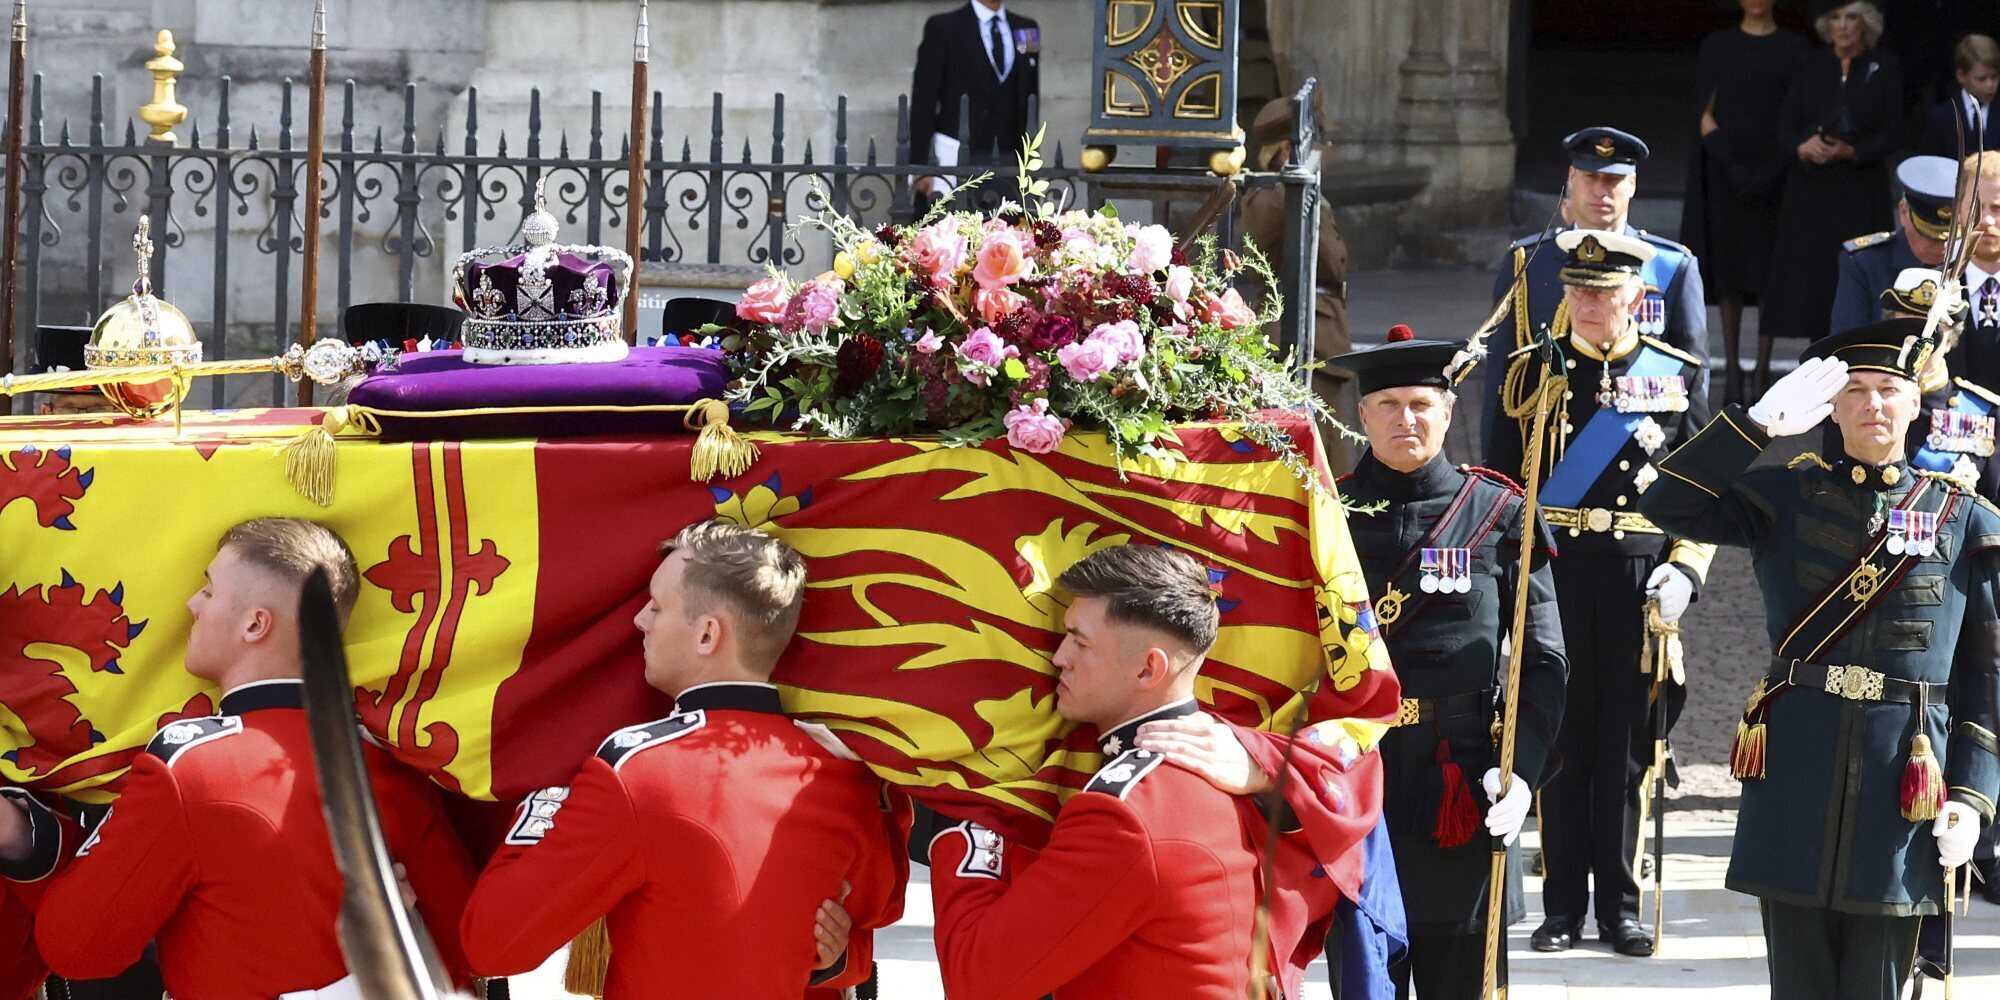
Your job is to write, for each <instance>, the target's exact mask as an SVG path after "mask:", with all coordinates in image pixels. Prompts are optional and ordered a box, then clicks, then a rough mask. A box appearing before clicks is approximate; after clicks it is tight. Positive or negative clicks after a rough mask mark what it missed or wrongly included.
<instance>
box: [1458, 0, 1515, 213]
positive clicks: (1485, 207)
mask: <svg viewBox="0 0 2000 1000" xmlns="http://www.w3.org/2000/svg"><path fill="white" fill-rule="evenodd" d="M1510 2H1511V0H1454V3H1455V5H1456V8H1457V13H1458V19H1457V21H1458V23H1457V28H1458V59H1457V63H1456V66H1455V70H1456V72H1455V73H1454V74H1453V78H1452V90H1453V96H1454V98H1455V100H1454V103H1453V107H1452V113H1453V122H1454V129H1453V130H1454V132H1455V133H1456V135H1457V140H1458V148H1457V160H1458V170H1457V174H1458V177H1457V181H1458V188H1459V212H1458V216H1459V221H1460V222H1461V223H1471V224H1486V223H1491V222H1497V221H1500V220H1502V219H1504V218H1505V215H1506V199H1507V192H1508V190H1509V188H1510V187H1511V186H1512V184H1513V180H1514V135H1513V129H1512V128H1511V127H1510V126H1509V124H1508V121H1507V105H1506V93H1507V87H1506V70H1505V66H1504V52H1501V51H1497V50H1496V48H1495V46H1496V42H1497V40H1498V39H1500V38H1502V37H1504V36H1503V35H1502V30H1503V26H1504V25H1505V23H1506V21H1505V18H1506V16H1507V11H1508V4H1509V3H1510Z"/></svg>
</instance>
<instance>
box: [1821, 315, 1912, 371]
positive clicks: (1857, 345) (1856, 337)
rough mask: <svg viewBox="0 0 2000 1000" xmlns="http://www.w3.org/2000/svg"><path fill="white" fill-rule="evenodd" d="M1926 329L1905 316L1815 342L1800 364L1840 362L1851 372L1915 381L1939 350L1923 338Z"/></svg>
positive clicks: (1856, 328)
mask: <svg viewBox="0 0 2000 1000" xmlns="http://www.w3.org/2000/svg"><path fill="white" fill-rule="evenodd" d="M1924 325H1925V323H1924V321H1923V320H1921V319H1918V318H1915V317H1910V316H1902V317H1898V318H1896V319H1885V320H1879V321H1877V322H1874V323H1869V324H1866V325H1864V326H1857V327H1855V328H1853V329H1851V330H1842V331H1841V332H1839V333H1836V334H1833V335H1832V336H1827V337H1821V338H1820V339H1818V340H1815V341H1813V342H1812V344H1811V345H1809V346H1807V347H1806V350H1805V353H1804V354H1801V355H1799V360H1800V361H1811V360H1812V359H1814V358H1839V359H1840V360H1842V361H1845V362H1847V370H1848V371H1862V372H1888V373H1889V374H1891V375H1900V376H1902V377H1904V378H1906V379H1910V380H1911V381H1915V380H1916V378H1917V376H1918V375H1919V374H1921V373H1922V372H1923V370H1924V363H1925V362H1927V361H1929V360H1930V357H1931V349H1932V348H1933V347H1935V346H1936V341H1935V339H1934V338H1927V337H1925V336H1924Z"/></svg>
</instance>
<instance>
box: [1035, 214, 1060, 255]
mask: <svg viewBox="0 0 2000 1000" xmlns="http://www.w3.org/2000/svg"><path fill="white" fill-rule="evenodd" d="M1062 241H1063V238H1062V229H1061V228H1060V227H1059V226H1057V225H1056V224H1055V223H1053V222H1050V221H1049V220H1047V219H1037V220H1035V246H1037V247H1040V248H1041V249H1043V250H1054V249H1055V248H1057V247H1059V246H1062Z"/></svg>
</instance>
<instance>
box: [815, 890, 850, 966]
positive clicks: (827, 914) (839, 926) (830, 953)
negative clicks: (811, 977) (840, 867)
mask: <svg viewBox="0 0 2000 1000" xmlns="http://www.w3.org/2000/svg"><path fill="white" fill-rule="evenodd" d="M853 891H854V885H853V883H850V882H847V881H845V880H843V881H842V882H841V883H840V898H839V899H829V900H827V901H826V902H823V903H821V904H819V912H817V913H815V914H813V947H814V949H815V950H816V955H815V957H814V959H813V971H814V972H818V971H819V970H821V969H825V968H829V967H831V966H832V965H833V963H835V962H838V961H840V956H841V955H843V954H846V952H847V939H848V937H849V936H850V935H851V934H852V933H853V931H854V918H853V917H850V916H848V914H847V907H845V906H842V905H840V904H842V903H845V902H847V894H848V893H850V892H853Z"/></svg>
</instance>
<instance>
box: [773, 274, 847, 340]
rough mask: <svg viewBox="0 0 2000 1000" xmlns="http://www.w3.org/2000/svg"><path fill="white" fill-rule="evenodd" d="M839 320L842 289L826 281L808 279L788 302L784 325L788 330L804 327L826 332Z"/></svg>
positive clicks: (811, 330) (814, 331) (812, 330)
mask: <svg viewBox="0 0 2000 1000" xmlns="http://www.w3.org/2000/svg"><path fill="white" fill-rule="evenodd" d="M839 321H840V290H839V289H838V288H836V287H835V286H833V285H830V284H828V283H826V282H824V281H808V282H806V283H805V284H804V285H802V286H800V287H799V293H798V294H797V295H794V296H792V301H791V302H789V303H787V304H786V306H785V315H784V320H783V325H784V328H785V330H786V331H787V332H796V331H797V330H798V329H799V328H801V327H803V328H805V329H806V330H808V331H810V332H812V333H824V332H825V331H826V328H827V327H829V326H834V325H836V324H838V323H839Z"/></svg>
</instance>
